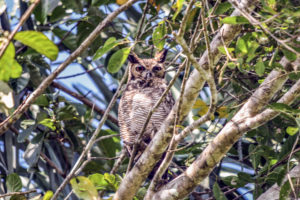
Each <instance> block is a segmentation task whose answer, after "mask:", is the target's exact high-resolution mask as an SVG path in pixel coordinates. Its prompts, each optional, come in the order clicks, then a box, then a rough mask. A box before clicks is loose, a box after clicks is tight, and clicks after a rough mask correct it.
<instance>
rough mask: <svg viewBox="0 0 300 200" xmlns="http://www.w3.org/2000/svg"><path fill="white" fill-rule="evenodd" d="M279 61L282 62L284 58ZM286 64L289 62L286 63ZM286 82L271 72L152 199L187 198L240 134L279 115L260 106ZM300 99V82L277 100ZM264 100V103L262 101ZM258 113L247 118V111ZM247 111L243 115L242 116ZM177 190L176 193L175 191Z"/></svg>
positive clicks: (279, 74) (281, 101)
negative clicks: (181, 171)
mask: <svg viewBox="0 0 300 200" xmlns="http://www.w3.org/2000/svg"><path fill="white" fill-rule="evenodd" d="M282 60H285V58H283V59H282ZM286 65H289V63H286ZM286 80H287V75H285V76H282V73H276V71H275V70H274V71H272V72H271V73H270V74H269V76H268V77H267V78H266V79H265V81H264V83H262V85H261V86H260V87H259V88H258V89H257V90H256V92H255V93H254V94H253V95H252V96H251V97H250V99H249V100H248V102H247V103H246V104H245V105H244V106H243V107H242V108H241V109H240V111H239V112H238V113H237V114H236V115H235V116H234V117H233V118H232V120H231V121H230V122H228V123H227V124H226V126H225V127H224V128H223V129H222V131H221V132H220V133H219V134H218V135H217V136H216V137H215V138H214V140H213V141H212V142H211V143H210V144H209V145H208V146H207V147H206V148H205V150H204V151H203V152H202V153H201V155H200V156H199V157H198V158H197V159H196V161H194V162H193V164H192V165H191V166H190V167H189V168H188V169H187V170H186V171H185V172H184V173H183V174H182V175H180V176H179V177H177V178H176V179H174V180H173V181H171V182H169V183H168V184H167V185H165V186H163V187H162V188H161V189H160V190H159V191H158V192H157V193H156V195H155V196H154V197H153V199H161V197H162V196H164V197H168V199H180V198H183V197H185V196H186V195H188V194H189V193H190V192H192V190H193V189H194V187H196V186H197V185H198V183H199V182H201V181H202V180H203V179H204V178H205V177H206V176H208V175H209V173H210V172H211V171H212V169H213V168H214V167H215V166H216V164H217V163H218V162H219V161H220V160H221V159H222V158H223V156H224V155H225V154H226V153H227V152H228V151H229V149H230V148H231V147H232V145H233V144H234V143H235V142H236V141H237V140H238V139H239V138H240V136H242V134H243V133H245V132H247V131H250V130H252V129H254V128H256V127H259V126H261V125H262V124H264V123H266V122H268V121H269V120H271V119H273V118H274V117H276V116H277V115H278V114H279V113H278V112H276V111H274V110H271V109H267V110H265V111H263V112H261V108H262V107H263V105H266V104H268V102H269V100H270V99H271V98H272V97H273V96H274V94H275V93H276V92H277V91H278V90H280V89H281V86H282V85H283V84H284V82H285V81H286ZM299 96H300V80H299V81H298V82H297V83H296V84H294V85H293V86H292V88H291V89H290V90H289V91H288V92H287V93H286V94H285V95H284V96H283V97H282V98H281V99H280V100H279V101H278V102H280V103H286V104H291V103H292V102H293V101H294V100H295V99H296V98H297V97H299ZM261 101H263V102H261ZM256 107H257V109H254V110H256V111H259V112H261V113H260V114H259V112H257V113H252V114H251V115H249V112H247V111H248V110H250V108H252V109H253V108H256ZM245 112H246V114H245ZM174 191H176V193H175V192H174Z"/></svg>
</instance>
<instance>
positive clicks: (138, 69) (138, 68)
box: [135, 65, 145, 72]
mask: <svg viewBox="0 0 300 200" xmlns="http://www.w3.org/2000/svg"><path fill="white" fill-rule="evenodd" d="M135 70H136V71H138V72H142V71H144V70H145V67H144V66H141V65H140V66H137V67H136V68H135Z"/></svg>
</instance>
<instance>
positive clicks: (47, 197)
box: [43, 190, 53, 200]
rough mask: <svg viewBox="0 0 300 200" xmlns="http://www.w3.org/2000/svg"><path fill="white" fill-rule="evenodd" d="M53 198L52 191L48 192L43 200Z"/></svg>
mask: <svg viewBox="0 0 300 200" xmlns="http://www.w3.org/2000/svg"><path fill="white" fill-rule="evenodd" d="M52 196H53V192H52V191H51V190H48V191H47V192H46V193H45V195H44V196H43V200H50V199H51V198H52Z"/></svg>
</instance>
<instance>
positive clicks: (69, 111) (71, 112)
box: [57, 105, 78, 120]
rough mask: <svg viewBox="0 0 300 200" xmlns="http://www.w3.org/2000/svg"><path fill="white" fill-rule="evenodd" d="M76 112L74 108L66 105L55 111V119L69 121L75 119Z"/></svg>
mask: <svg viewBox="0 0 300 200" xmlns="http://www.w3.org/2000/svg"><path fill="white" fill-rule="evenodd" d="M77 116H78V112H77V110H76V107H75V106H73V105H66V106H63V107H61V108H59V109H58V110H57V119H58V120H71V119H77Z"/></svg>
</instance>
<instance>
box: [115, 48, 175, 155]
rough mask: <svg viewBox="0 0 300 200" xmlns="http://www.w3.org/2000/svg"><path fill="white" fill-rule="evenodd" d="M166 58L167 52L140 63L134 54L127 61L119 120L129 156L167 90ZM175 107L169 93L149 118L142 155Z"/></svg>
mask: <svg viewBox="0 0 300 200" xmlns="http://www.w3.org/2000/svg"><path fill="white" fill-rule="evenodd" d="M166 54H167V50H163V51H161V52H159V53H157V54H156V55H155V57H154V58H151V59H141V58H139V57H138V56H137V55H135V54H131V55H129V57H128V60H129V62H130V65H129V67H130V68H129V76H128V83H127V86H126V89H125V91H124V93H123V95H122V97H121V101H120V104H119V111H118V112H119V113H118V118H119V126H120V134H121V138H122V140H123V142H124V145H125V147H126V148H127V150H128V153H129V154H130V155H131V153H132V148H133V145H134V143H135V142H136V139H137V138H138V135H139V133H140V132H141V130H142V128H143V126H144V123H145V121H146V118H147V115H148V113H149V111H150V109H151V108H152V107H153V106H154V105H155V103H156V102H157V101H158V100H159V98H160V97H161V96H162V94H163V92H164V91H165V90H166V88H167V82H166V80H165V66H164V61H165V58H166ZM173 105H174V99H173V97H172V94H171V92H169V93H168V95H167V96H166V98H165V99H164V101H162V102H161V104H160V106H159V107H158V108H157V109H156V111H155V112H154V113H153V114H152V116H151V118H150V121H149V123H148V125H147V128H146V130H145V132H144V134H143V142H142V143H141V144H139V145H140V147H139V149H138V151H139V152H140V153H141V152H142V151H143V150H144V149H145V147H146V145H147V144H148V143H150V141H151V139H152V138H153V136H154V134H155V133H156V132H157V131H158V130H159V128H160V126H161V125H162V123H163V121H164V119H165V118H166V117H167V116H168V114H169V113H170V111H171V109H172V106H173Z"/></svg>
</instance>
